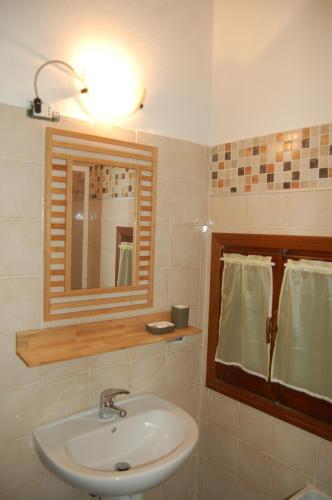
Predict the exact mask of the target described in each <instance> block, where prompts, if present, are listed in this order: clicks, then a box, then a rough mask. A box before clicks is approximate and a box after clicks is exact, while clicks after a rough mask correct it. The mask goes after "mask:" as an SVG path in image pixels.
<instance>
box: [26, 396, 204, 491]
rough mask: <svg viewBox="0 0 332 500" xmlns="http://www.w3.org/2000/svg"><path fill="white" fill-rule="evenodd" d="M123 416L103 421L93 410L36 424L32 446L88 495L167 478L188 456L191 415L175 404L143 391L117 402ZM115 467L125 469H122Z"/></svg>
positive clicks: (193, 435)
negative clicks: (124, 415)
mask: <svg viewBox="0 0 332 500" xmlns="http://www.w3.org/2000/svg"><path fill="white" fill-rule="evenodd" d="M121 407H122V408H125V409H126V410H127V416H126V417H124V418H121V417H119V416H114V417H112V418H111V419H108V420H103V419H101V418H100V417H99V409H97V408H93V409H91V410H87V411H84V412H81V413H77V414H75V415H71V416H69V417H65V418H62V419H59V420H56V421H54V422H50V423H48V424H46V425H43V426H41V427H38V428H37V429H35V430H34V432H33V437H34V442H35V446H36V448H37V450H38V452H39V455H40V457H41V459H42V460H43V462H44V463H45V464H46V465H47V466H48V467H49V469H50V470H51V471H52V472H54V473H55V474H56V475H58V476H59V477H60V478H62V479H63V480H64V481H67V482H68V483H70V484H72V485H73V486H76V487H77V488H79V489H81V490H83V491H86V492H87V493H91V494H94V495H110V496H118V495H133V494H137V493H140V492H142V491H144V490H147V489H149V488H152V487H153V486H156V485H157V484H159V483H161V482H162V481H164V480H165V479H167V478H168V477H169V476H170V475H171V474H172V473H173V472H175V471H176V469H177V468H178V467H179V466H180V465H181V464H182V463H183V462H185V460H186V459H187V458H188V457H189V455H190V454H191V452H192V451H193V449H194V447H195V445H196V443H197V439H198V428H197V424H196V422H195V421H194V419H193V418H192V417H191V416H190V415H188V414H187V413H186V412H185V411H183V410H181V409H180V408H178V407H177V406H175V405H173V404H172V403H169V402H168V401H164V400H163V399H160V398H158V397H156V396H153V395H150V394H144V395H141V396H134V397H130V398H127V399H123V400H121ZM117 464H120V468H124V469H126V467H127V466H126V465H125V464H129V467H130V469H129V470H124V471H118V470H116V468H117Z"/></svg>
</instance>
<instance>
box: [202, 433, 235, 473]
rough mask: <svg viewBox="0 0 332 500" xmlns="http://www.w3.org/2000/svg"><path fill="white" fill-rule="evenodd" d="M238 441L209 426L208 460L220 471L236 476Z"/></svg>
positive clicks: (207, 441) (207, 435) (207, 434)
mask: <svg viewBox="0 0 332 500" xmlns="http://www.w3.org/2000/svg"><path fill="white" fill-rule="evenodd" d="M236 453H237V440H236V438H235V437H234V436H232V435H231V434H229V433H228V432H223V431H221V430H220V429H219V428H218V427H216V426H214V425H211V424H208V426H207V433H206V458H207V460H208V461H209V462H210V463H213V464H215V465H216V466H217V467H218V468H219V469H221V470H223V471H225V472H229V473H231V474H235V472H236Z"/></svg>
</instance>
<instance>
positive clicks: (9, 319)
mask: <svg viewBox="0 0 332 500" xmlns="http://www.w3.org/2000/svg"><path fill="white" fill-rule="evenodd" d="M0 317H1V323H0V334H1V333H14V332H17V331H20V330H29V329H31V328H38V327H39V325H40V319H41V279H40V278H8V279H7V278H4V279H0Z"/></svg>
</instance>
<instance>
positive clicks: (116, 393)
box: [100, 388, 130, 401]
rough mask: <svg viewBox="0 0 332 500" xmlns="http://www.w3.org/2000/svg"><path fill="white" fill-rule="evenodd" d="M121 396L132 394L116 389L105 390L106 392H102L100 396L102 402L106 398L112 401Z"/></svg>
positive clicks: (125, 390)
mask: <svg viewBox="0 0 332 500" xmlns="http://www.w3.org/2000/svg"><path fill="white" fill-rule="evenodd" d="M120 394H130V392H129V391H127V389H116V388H109V389H105V390H104V391H102V393H101V395H100V400H101V401H103V400H105V399H106V398H109V399H110V400H112V399H113V398H114V397H115V396H119V395H120Z"/></svg>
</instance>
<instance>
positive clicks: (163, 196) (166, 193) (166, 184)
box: [156, 179, 171, 224]
mask: <svg viewBox="0 0 332 500" xmlns="http://www.w3.org/2000/svg"><path fill="white" fill-rule="evenodd" d="M156 219H157V224H161V223H165V222H170V220H171V182H170V181H169V180H168V179H158V181H157V213H156Z"/></svg>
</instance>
